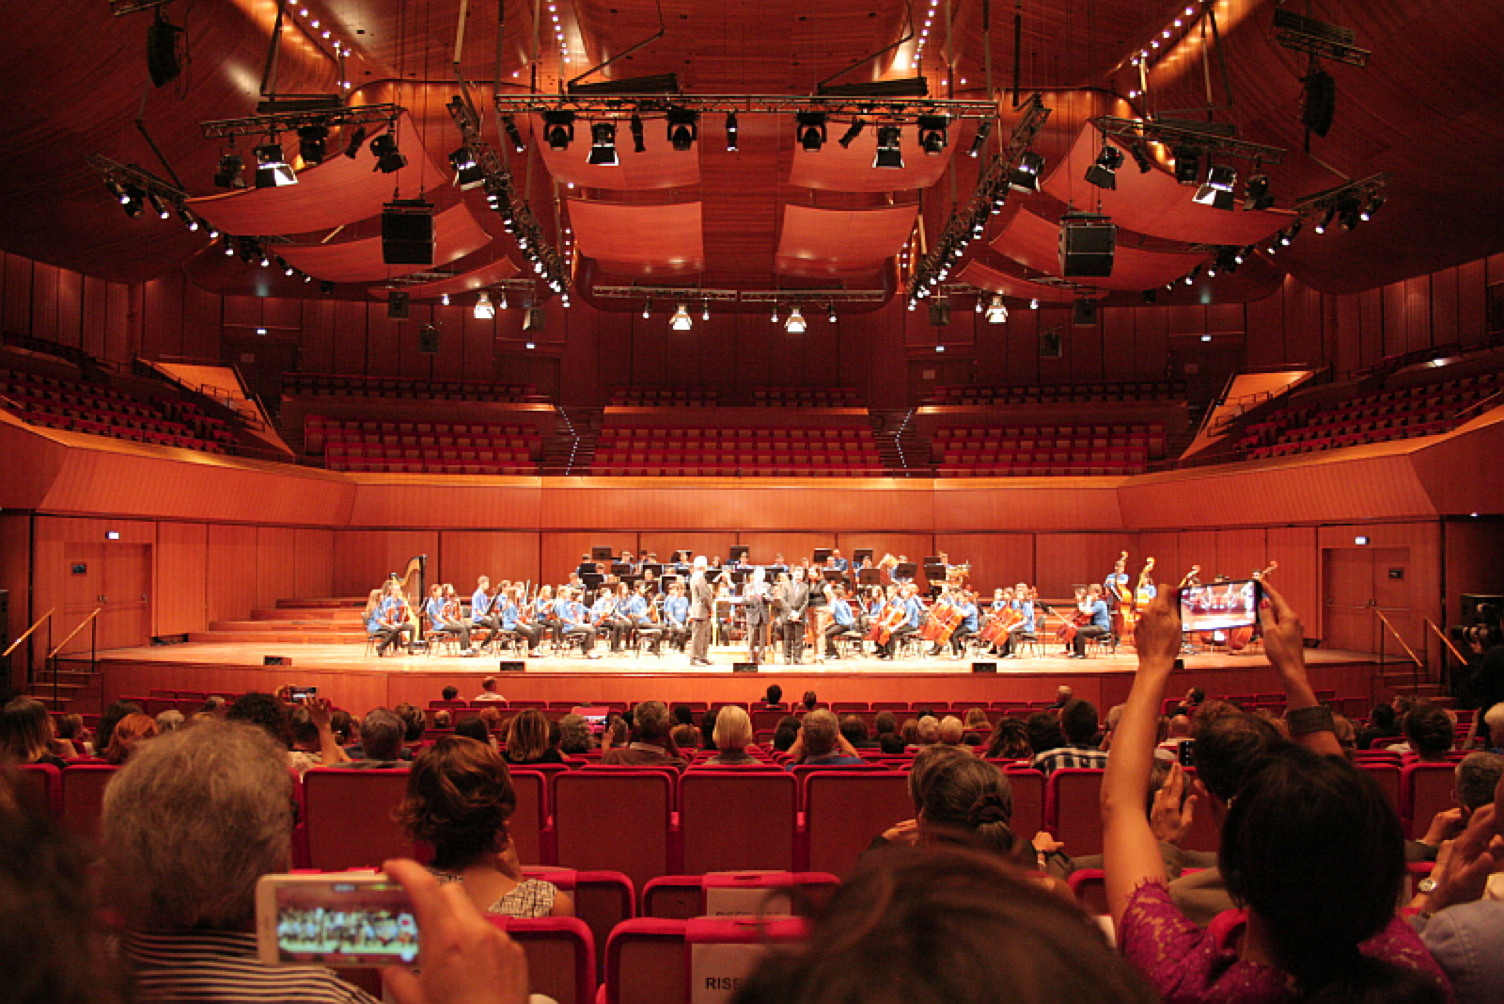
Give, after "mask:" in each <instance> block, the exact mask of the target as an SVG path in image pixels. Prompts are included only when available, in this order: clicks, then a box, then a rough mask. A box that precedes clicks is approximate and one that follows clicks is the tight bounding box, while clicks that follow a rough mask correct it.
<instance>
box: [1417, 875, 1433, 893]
mask: <svg viewBox="0 0 1504 1004" xmlns="http://www.w3.org/2000/svg"><path fill="white" fill-rule="evenodd" d="M1415 891H1416V892H1418V893H1420V894H1421V895H1423V896H1429V895H1431V894H1432V893H1433V892H1435V891H1436V880H1435V879H1434V878H1432V877H1431V876H1429V875H1427V876H1426V877H1425V878H1423V879H1421V880H1420V881H1419V882H1418V883H1416V885H1415Z"/></svg>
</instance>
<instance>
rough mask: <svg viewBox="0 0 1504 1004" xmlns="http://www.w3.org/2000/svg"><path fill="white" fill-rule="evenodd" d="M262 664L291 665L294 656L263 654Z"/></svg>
mask: <svg viewBox="0 0 1504 1004" xmlns="http://www.w3.org/2000/svg"><path fill="white" fill-rule="evenodd" d="M261 665H263V666H291V665H292V656H290V655H263V656H262V657H261Z"/></svg>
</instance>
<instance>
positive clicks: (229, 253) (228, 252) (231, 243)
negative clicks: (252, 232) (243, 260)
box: [225, 237, 235, 258]
mask: <svg viewBox="0 0 1504 1004" xmlns="http://www.w3.org/2000/svg"><path fill="white" fill-rule="evenodd" d="M225 257H226V258H233V257H235V239H234V238H233V237H226V238H225Z"/></svg>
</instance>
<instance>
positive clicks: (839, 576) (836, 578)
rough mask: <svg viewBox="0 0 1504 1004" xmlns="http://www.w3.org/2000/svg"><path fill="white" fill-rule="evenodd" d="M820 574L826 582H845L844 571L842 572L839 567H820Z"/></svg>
mask: <svg viewBox="0 0 1504 1004" xmlns="http://www.w3.org/2000/svg"><path fill="white" fill-rule="evenodd" d="M821 574H822V575H824V576H825V581H826V582H845V581H846V573H845V572H843V571H841V570H840V569H839V568H825V569H821Z"/></svg>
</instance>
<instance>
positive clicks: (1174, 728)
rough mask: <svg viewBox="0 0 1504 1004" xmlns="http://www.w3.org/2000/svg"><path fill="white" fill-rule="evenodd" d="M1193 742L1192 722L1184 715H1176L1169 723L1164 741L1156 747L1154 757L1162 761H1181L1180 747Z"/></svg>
mask: <svg viewBox="0 0 1504 1004" xmlns="http://www.w3.org/2000/svg"><path fill="white" fill-rule="evenodd" d="M1190 741H1191V720H1190V718H1188V717H1187V716H1186V715H1184V714H1178V715H1175V716H1174V717H1173V718H1171V719H1170V721H1169V727H1168V729H1167V730H1166V732H1165V738H1164V740H1163V741H1162V742H1161V743H1160V744H1159V745H1158V746H1156V747H1154V755H1155V756H1156V757H1158V758H1159V759H1161V760H1178V759H1180V747H1182V746H1184V745H1185V744H1186V743H1188V742H1190Z"/></svg>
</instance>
